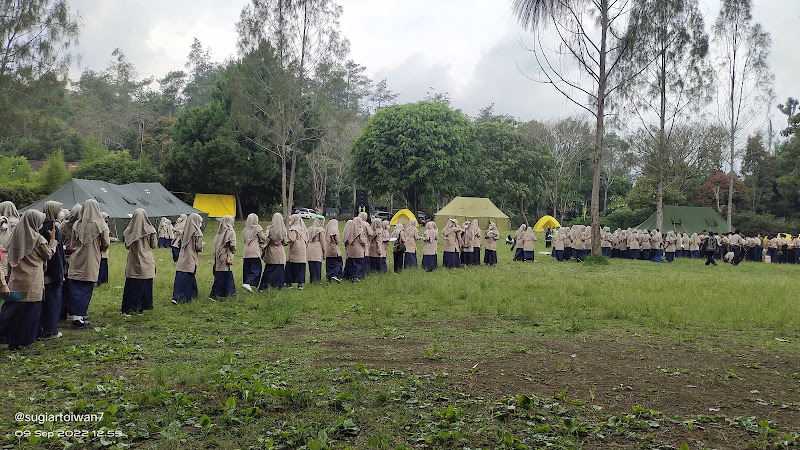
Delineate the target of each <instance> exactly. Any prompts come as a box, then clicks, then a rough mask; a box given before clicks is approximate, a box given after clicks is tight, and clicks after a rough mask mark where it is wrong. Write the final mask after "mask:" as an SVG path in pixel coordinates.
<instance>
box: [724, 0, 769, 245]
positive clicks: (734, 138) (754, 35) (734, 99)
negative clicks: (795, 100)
mask: <svg viewBox="0 0 800 450" xmlns="http://www.w3.org/2000/svg"><path fill="white" fill-rule="evenodd" d="M714 41H715V42H716V44H717V47H718V48H717V66H718V69H719V74H720V88H719V91H718V96H717V104H718V106H719V119H720V122H721V123H722V125H723V126H724V127H725V129H726V130H727V132H728V145H729V150H730V153H729V156H730V158H729V160H728V163H729V166H730V171H729V177H728V180H729V183H730V184H729V186H728V192H727V193H728V207H727V211H728V231H730V230H731V229H732V223H731V213H732V210H733V195H734V184H733V180H734V179H736V178H737V177H736V172H735V165H736V146H737V144H739V141H740V140H741V137H742V135H743V133H745V132H746V130H747V129H749V128H750V126H752V123H753V121H754V120H755V119H756V118H757V117H758V114H759V112H760V111H763V110H764V109H763V107H764V106H765V105H766V104H768V102H769V101H770V100H772V97H773V93H772V81H773V78H774V77H773V75H772V73H771V72H770V70H769V65H768V63H767V57H768V56H769V52H770V47H771V45H772V40H771V39H770V37H769V33H767V32H766V31H764V29H763V27H762V26H761V24H758V23H753V15H752V0H722V9H721V10H720V13H719V16H718V17H717V21H716V22H715V23H714Z"/></svg>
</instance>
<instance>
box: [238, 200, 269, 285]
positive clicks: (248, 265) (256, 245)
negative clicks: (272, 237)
mask: <svg viewBox="0 0 800 450" xmlns="http://www.w3.org/2000/svg"><path fill="white" fill-rule="evenodd" d="M242 237H243V238H244V251H243V254H242V282H243V283H244V284H242V289H244V290H245V291H247V292H253V286H255V287H256V288H258V282H259V280H261V248H262V246H263V245H266V244H267V234H266V233H264V228H262V227H261V225H260V224H259V223H258V216H257V215H256V214H253V213H250V214H249V215H248V216H247V221H246V222H245V226H244V230H243V231H242Z"/></svg>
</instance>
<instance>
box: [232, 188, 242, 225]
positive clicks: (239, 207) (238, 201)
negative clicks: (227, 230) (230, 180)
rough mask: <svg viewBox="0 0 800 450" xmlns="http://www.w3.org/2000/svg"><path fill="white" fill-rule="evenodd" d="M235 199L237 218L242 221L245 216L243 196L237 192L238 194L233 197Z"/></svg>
mask: <svg viewBox="0 0 800 450" xmlns="http://www.w3.org/2000/svg"><path fill="white" fill-rule="evenodd" d="M233 197H234V198H235V199H236V218H237V219H239V220H242V218H243V216H242V199H241V196H240V195H239V193H238V192H237V193H236V194H234V195H233Z"/></svg>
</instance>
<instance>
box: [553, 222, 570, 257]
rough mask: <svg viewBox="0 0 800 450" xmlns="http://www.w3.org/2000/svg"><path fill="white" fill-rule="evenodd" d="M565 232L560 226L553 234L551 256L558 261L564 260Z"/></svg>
mask: <svg viewBox="0 0 800 450" xmlns="http://www.w3.org/2000/svg"><path fill="white" fill-rule="evenodd" d="M566 234H567V233H565V232H564V228H562V229H561V230H559V232H558V233H556V235H555V236H553V256H554V257H555V258H556V261H558V262H561V261H564V236H565V235H566Z"/></svg>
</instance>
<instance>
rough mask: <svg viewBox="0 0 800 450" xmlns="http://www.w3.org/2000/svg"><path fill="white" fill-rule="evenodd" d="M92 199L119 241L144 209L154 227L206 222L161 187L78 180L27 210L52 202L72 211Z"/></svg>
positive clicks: (205, 215) (70, 182)
mask: <svg viewBox="0 0 800 450" xmlns="http://www.w3.org/2000/svg"><path fill="white" fill-rule="evenodd" d="M90 198H93V199H95V200H97V202H98V203H100V211H103V212H105V213H107V214H108V229H109V232H110V234H111V236H113V237H115V238H117V239H121V238H122V232H123V231H125V227H127V226H128V221H129V220H130V218H131V217H132V216H133V210H134V209H136V208H143V209H144V210H145V211H147V216H148V217H149V218H150V221H151V222H152V223H153V225H154V226H156V227H158V222H159V221H160V220H161V218H162V217H169V218H170V220H172V221H173V222H175V220H176V219H177V218H178V216H179V215H181V214H186V215H189V214H191V213H197V214H200V216H202V217H203V223H204V224H205V223H206V221H208V213H204V212H203V211H200V210H197V209H194V208H192V207H191V206H189V205H187V204H186V203H184V202H182V201H181V200H180V199H179V198H178V197H175V196H174V195H172V193H171V192H169V191H168V190H167V189H166V188H165V187H164V186H162V185H161V183H131V184H111V183H106V182H105V181H98V180H81V179H79V178H73V179H71V180H69V181H67V182H66V183H65V184H64V185H63V186H61V187H60V188H58V189H57V190H56V191H55V192H53V193H52V194H50V195H48V196H47V197H45V198H43V199H41V200H39V201H38V202H36V203H34V204H32V205H28V206H26V207H25V208H23V209H22V210H21V211H24V210H26V209H30V208H33V209H37V210H39V211H41V210H42V206H44V202H46V201H48V200H55V201H57V202H61V203H63V204H64V208H66V209H71V208H72V205H74V204H76V203H80V204H83V202H85V201H86V200H88V199H90Z"/></svg>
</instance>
